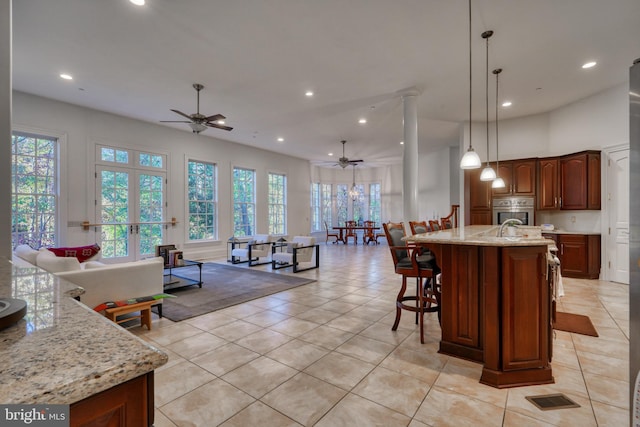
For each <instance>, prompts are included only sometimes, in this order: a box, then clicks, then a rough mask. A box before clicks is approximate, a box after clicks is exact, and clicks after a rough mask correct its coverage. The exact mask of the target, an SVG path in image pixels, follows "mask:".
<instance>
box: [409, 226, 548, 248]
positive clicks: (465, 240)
mask: <svg viewBox="0 0 640 427" xmlns="http://www.w3.org/2000/svg"><path fill="white" fill-rule="evenodd" d="M499 228H500V226H498V225H467V226H464V227H460V228H452V229H449V230H440V231H432V232H430V233H422V234H415V235H413V236H407V237H405V238H404V240H405V241H408V242H415V243H443V244H454V245H474V246H540V245H553V244H554V242H553V240H551V239H545V238H544V237H542V236H541V230H540V227H534V226H518V227H516V236H506V230H505V237H497V234H498V229H499Z"/></svg>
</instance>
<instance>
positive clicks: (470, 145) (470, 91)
mask: <svg viewBox="0 0 640 427" xmlns="http://www.w3.org/2000/svg"><path fill="white" fill-rule="evenodd" d="M472 71H473V67H472V65H471V0H469V149H471V148H473V144H472V143H471V140H472V137H471V104H472V102H471V101H472V96H473V90H472V79H471V75H472Z"/></svg>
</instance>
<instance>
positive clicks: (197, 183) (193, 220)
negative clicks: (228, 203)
mask: <svg viewBox="0 0 640 427" xmlns="http://www.w3.org/2000/svg"><path fill="white" fill-rule="evenodd" d="M187 169H188V176H187V193H188V200H189V201H188V210H189V240H207V239H215V238H216V236H217V230H216V224H217V220H216V215H217V194H216V191H217V183H216V166H215V165H214V164H211V163H204V162H197V161H193V160H189V163H188V166H187Z"/></svg>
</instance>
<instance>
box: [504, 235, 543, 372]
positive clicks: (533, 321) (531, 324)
mask: <svg viewBox="0 0 640 427" xmlns="http://www.w3.org/2000/svg"><path fill="white" fill-rule="evenodd" d="M546 269H547V251H546V249H545V248H541V247H520V248H518V247H506V248H502V277H501V283H502V307H503V310H502V319H501V320H502V344H503V345H502V369H503V370H504V371H514V370H522V369H532V368H542V367H547V366H548V363H549V360H551V353H550V349H549V335H550V333H551V331H550V329H551V322H550V321H549V319H550V310H551V307H550V305H549V300H550V298H549V286H548V284H547V280H546V278H547V275H546ZM522 277H526V278H528V280H522V279H521V278H522Z"/></svg>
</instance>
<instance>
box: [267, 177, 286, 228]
mask: <svg viewBox="0 0 640 427" xmlns="http://www.w3.org/2000/svg"><path fill="white" fill-rule="evenodd" d="M286 222H287V177H286V175H282V174H277V173H269V234H285V233H286V231H287V230H286V228H287V224H286Z"/></svg>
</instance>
